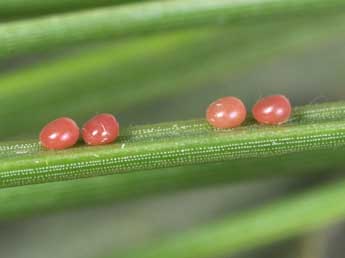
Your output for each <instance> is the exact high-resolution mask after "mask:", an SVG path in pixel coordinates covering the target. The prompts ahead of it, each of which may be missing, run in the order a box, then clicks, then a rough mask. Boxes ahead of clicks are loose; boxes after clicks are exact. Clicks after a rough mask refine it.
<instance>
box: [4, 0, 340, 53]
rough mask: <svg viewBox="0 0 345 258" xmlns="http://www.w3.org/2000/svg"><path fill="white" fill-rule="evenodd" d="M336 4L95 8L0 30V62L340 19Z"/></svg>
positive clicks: (224, 2) (278, 0)
mask: <svg viewBox="0 0 345 258" xmlns="http://www.w3.org/2000/svg"><path fill="white" fill-rule="evenodd" d="M344 6H345V2H344V1H342V0H329V1H323V0H304V1H300V0H290V1H286V0H263V1H257V0H253V1H242V2H241V1H230V0H216V1H215V0H205V1H199V0H189V1H187V2H186V1H184V0H175V1H155V2H148V3H138V4H132V5H125V6H115V7H107V8H98V9H95V10H91V11H84V12H76V13H71V14H62V15H56V16H51V17H44V18H39V19H32V20H24V21H19V22H9V23H4V24H2V25H0V56H2V57H4V56H8V55H11V54H15V53H21V52H27V51H30V50H34V49H42V48H43V49H44V48H48V47H52V46H60V45H65V44H75V43H78V42H83V41H90V40H100V39H105V38H112V37H119V36H124V35H131V34H138V33H141V32H147V31H156V30H161V29H167V28H180V27H191V26H196V25H205V24H220V23H224V22H228V21H236V20H247V21H248V20H250V19H251V18H253V19H254V20H255V23H257V20H258V18H260V17H261V18H265V17H266V18H267V17H270V18H272V17H279V18H281V17H282V16H283V15H286V16H288V15H292V16H293V17H294V18H295V16H296V15H297V14H303V15H308V14H312V15H313V14H314V15H321V14H326V15H327V14H328V15H333V14H334V13H341V12H342V8H343V7H344Z"/></svg>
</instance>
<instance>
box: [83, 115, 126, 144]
mask: <svg viewBox="0 0 345 258" xmlns="http://www.w3.org/2000/svg"><path fill="white" fill-rule="evenodd" d="M119 132H120V126H119V123H118V122H117V120H116V118H115V117H114V116H113V115H111V114H99V115H96V116H94V117H93V118H91V119H90V120H89V121H87V122H86V123H85V124H84V126H83V128H82V136H83V139H84V141H85V142H86V143H87V144H89V145H100V144H107V143H111V142H113V141H115V140H116V138H117V137H118V136H119Z"/></svg>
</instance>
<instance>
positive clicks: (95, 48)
mask: <svg viewBox="0 0 345 258" xmlns="http://www.w3.org/2000/svg"><path fill="white" fill-rule="evenodd" d="M344 27H345V10H344V11H343V12H340V10H339V12H338V13H336V14H333V13H331V14H329V15H327V14H326V15H323V16H319V15H318V14H315V15H296V16H294V15H287V16H286V17H285V16H282V17H280V18H279V19H277V17H275V18H270V17H268V18H267V19H262V20H260V22H257V21H256V20H255V19H253V20H246V21H243V22H242V21H237V22H234V23H230V24H229V23H222V22H219V23H218V24H214V25H212V26H210V25H208V26H198V27H192V28H185V29H172V30H167V31H159V32H154V33H143V34H140V35H138V36H131V37H120V38H117V39H111V40H102V41H100V42H97V43H95V42H86V43H83V44H79V45H77V46H67V47H61V48H57V49H53V50H42V51H36V52H34V53H26V54H21V55H15V56H10V57H6V58H3V59H2V60H1V61H0V69H1V70H0V103H1V107H2V108H1V109H0V121H1V127H0V137H1V140H2V141H6V140H13V139H15V140H21V139H32V138H36V137H37V135H38V132H39V130H40V129H41V128H42V126H43V125H44V124H45V123H46V122H47V121H50V120H53V119H55V118H56V117H59V116H69V117H73V118H75V119H76V121H78V123H80V124H82V123H83V122H84V121H86V120H87V119H88V118H89V117H91V116H92V115H95V114H97V113H101V112H110V113H113V114H115V115H116V116H117V117H118V119H119V121H120V123H121V126H122V127H123V128H124V127H127V126H129V125H134V124H135V125H137V124H150V123H156V122H163V121H174V120H184V119H191V118H202V117H203V116H204V112H205V109H206V107H207V105H208V104H209V103H210V102H211V101H213V100H214V99H216V98H219V97H221V96H225V95H234V96H238V97H240V98H242V99H243V100H244V102H245V103H246V105H247V106H248V107H251V106H252V105H253V104H254V103H255V101H256V100H257V99H258V98H260V97H261V96H264V95H267V94H275V93H281V94H285V95H287V96H289V97H290V99H291V100H292V103H293V105H304V104H309V103H319V102H325V101H335V100H342V99H344V98H345V86H344V83H343V82H344V79H345V73H344V72H343V70H344V66H345V34H344ZM269 162H271V163H272V166H271V168H270V167H267V166H266V168H265V169H271V171H268V173H269V174H274V173H276V172H277V173H278V172H279V169H280V168H279V162H280V159H274V158H272V159H270V160H269ZM245 163H246V161H243V162H242V163H241V164H245ZM274 164H276V165H274ZM286 167H287V168H286ZM286 167H285V169H287V170H288V165H287V166H286ZM231 168H232V166H231V164H229V166H228V169H229V173H232V172H233V173H250V174H255V173H256V172H258V171H260V169H261V168H260V167H257V166H254V165H253V166H248V165H247V166H246V165H243V166H242V165H239V164H237V165H235V166H234V170H236V171H232V170H231ZM194 169H195V170H197V169H198V167H194ZM210 169H212V167H210ZM291 169H293V170H294V171H293V172H294V173H296V174H298V172H299V169H300V170H303V169H304V170H305V167H303V166H299V167H297V168H296V167H295V166H294V167H293V168H291ZM307 169H308V168H307ZM310 169H313V168H310ZM325 169H326V170H328V168H321V169H320V171H318V172H322V173H312V176H309V177H304V176H299V177H287V176H286V177H281V176H276V177H269V178H258V179H256V180H253V178H251V179H248V180H242V181H240V182H232V181H229V182H227V181H223V182H218V183H212V184H211V183H210V184H209V185H208V184H207V183H204V184H201V185H200V186H198V187H194V188H192V189H188V188H183V187H182V188H181V189H180V187H179V185H178V184H179V182H172V184H176V185H175V186H174V185H172V186H171V190H169V191H168V192H167V191H164V189H159V187H158V186H153V187H157V189H153V190H152V192H153V193H154V194H148V195H144V196H141V194H140V191H139V193H138V194H136V193H135V189H132V190H131V191H132V192H133V193H132V196H131V198H130V199H129V200H125V201H121V200H117V199H116V198H115V199H113V198H112V196H111V193H109V194H107V193H104V196H106V197H104V198H103V197H102V189H98V194H100V197H99V201H97V198H95V200H96V201H95V200H94V201H92V202H90V203H87V201H84V202H83V203H81V204H78V205H74V203H73V198H78V197H76V196H74V195H71V200H68V193H65V195H64V197H63V198H65V199H66V202H67V203H70V204H68V205H66V206H65V207H64V206H63V205H62V206H63V207H62V208H61V207H56V209H54V207H51V208H50V209H49V210H45V209H43V208H42V209H41V210H40V209H38V210H36V211H28V214H16V210H15V209H13V214H12V215H7V216H3V218H2V221H1V223H0V227H1V232H2V233H1V234H0V238H1V241H0V249H1V257H6V258H21V257H23V258H24V257H25V258H40V257H42V258H43V257H51V258H54V257H56V258H57V257H64V258H72V257H73V258H77V257H80V258H81V257H83V258H98V257H99V258H101V257H119V255H120V254H121V253H123V252H126V251H128V249H133V248H135V247H137V246H142V245H146V243H149V242H151V241H154V240H157V239H161V238H164V237H166V236H169V235H172V234H176V233H179V232H185V231H187V230H188V229H193V228H197V227H198V226H200V225H204V224H208V223H210V222H212V221H217V219H220V218H222V217H224V216H228V215H230V214H233V213H236V212H239V211H246V209H249V208H253V207H257V206H259V205H262V204H265V203H268V202H269V201H272V200H277V199H279V197H282V196H286V195H289V194H290V193H292V192H302V191H303V190H305V189H309V188H311V187H313V186H315V185H319V184H321V183H323V182H327V181H328V180H330V179H333V178H338V174H339V173H340V172H343V171H341V169H339V168H337V169H335V170H334V171H333V170H332V171H324V170H325ZM171 170H173V169H171ZM245 170H246V171H245ZM261 170H262V169H261ZM180 171H183V170H180ZM314 172H315V171H314ZM331 172H332V173H331ZM148 173H152V174H153V173H156V172H155V171H152V172H151V171H150V172H148ZM163 173H169V169H167V170H166V172H163V171H159V172H157V174H155V177H156V178H157V180H159V178H160V177H163V175H164V174H163ZM319 174H322V175H319ZM325 175H326V176H325ZM116 176H117V175H114V176H108V178H109V181H111V180H112V179H111V178H113V177H116ZM131 176H132V175H121V177H124V178H125V177H131ZM200 176H201V177H202V175H200ZM165 180H169V178H166V179H165ZM79 181H82V182H83V184H84V185H88V187H90V188H92V187H93V182H94V179H82V180H79ZM205 181H206V182H207V179H205ZM57 184H58V183H48V184H47V186H46V189H47V191H48V192H49V190H50V189H51V191H54V187H55V186H56V185H57ZM64 184H71V183H70V182H66V183H64ZM49 185H51V188H50V187H49ZM35 187H38V186H35V185H33V186H28V187H26V188H27V189H33V190H34V189H35ZM95 187H97V185H95ZM108 187H111V186H108ZM115 187H116V186H115ZM138 187H140V183H138ZM10 191H14V190H11V189H9V190H8V189H1V190H0V201H1V198H2V197H1V195H2V194H3V195H6V194H8V192H10ZM29 191H30V190H29ZM85 191H88V189H87V188H85ZM104 191H107V189H105V190H104ZM23 194H25V191H24V192H23ZM47 194H49V193H47ZM80 194H81V195H83V193H82V192H81V193H80ZM85 194H87V193H85ZM66 196H67V197H66ZM39 198H40V197H39V195H37V199H32V200H26V201H27V202H32V203H33V204H34V203H35V202H38V203H39ZM54 198H56V202H59V195H55V196H54ZM6 201H7V202H9V199H6ZM12 202H14V203H15V202H16V199H15V198H13V200H12ZM4 205H12V204H10V203H6V204H4ZM21 205H22V206H25V205H27V204H25V203H23V204H21ZM60 205H61V204H60ZM19 212H22V211H21V209H19ZM344 229H345V228H344V226H343V225H335V226H330V227H329V228H326V229H322V230H320V231H317V232H312V233H310V234H307V235H304V236H299V237H298V238H293V239H288V240H285V241H280V242H278V243H275V244H272V245H270V246H265V247H263V248H257V249H253V250H249V251H248V252H244V253H242V254H239V255H237V256H234V257H277V256H279V257H282V258H283V257H303V258H308V257H314V258H318V257H320V258H323V257H327V258H337V257H343V253H344V252H345V249H344V247H343V245H341V244H340V243H341V242H342V241H343V240H344V237H345V234H344V233H345V230H344ZM335 239H336V241H335Z"/></svg>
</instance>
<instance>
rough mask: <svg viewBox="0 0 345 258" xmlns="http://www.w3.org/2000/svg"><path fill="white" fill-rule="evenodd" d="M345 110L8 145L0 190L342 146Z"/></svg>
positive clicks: (320, 108) (328, 106) (312, 109)
mask: <svg viewBox="0 0 345 258" xmlns="http://www.w3.org/2000/svg"><path fill="white" fill-rule="evenodd" d="M344 107H345V103H344V102H337V103H325V104H319V105H310V106H305V107H301V108H297V109H295V112H294V116H293V117H292V119H291V121H290V122H289V123H287V124H286V125H284V126H260V125H257V124H256V123H255V122H253V121H252V119H249V120H248V121H247V123H246V125H244V126H242V127H239V128H236V129H230V130H217V129H213V128H211V127H210V126H209V125H208V124H207V123H206V122H205V121H204V120H190V121H181V122H170V123H163V124H156V125H150V126H138V127H132V128H129V129H127V130H125V132H124V134H122V135H121V137H120V139H119V140H118V141H117V142H116V143H115V144H110V145H104V146H96V147H86V146H79V147H75V148H71V149H67V150H63V151H44V150H41V149H40V147H39V145H38V143H35V142H33V141H30V142H23V143H15V144H13V143H4V144H2V145H0V146H1V147H0V149H1V150H2V151H1V156H2V157H3V158H2V160H1V161H2V162H1V163H0V178H1V181H0V185H1V187H8V186H16V185H25V184H34V183H44V182H51V181H60V180H68V179H77V178H83V177H93V176H101V175H109V174H116V173H123V172H132V171H138V170H147V169H157V168H167V167H176V166H184V165H192V164H204V163H210V162H220V161H227V160H235V159H251V158H257V159H260V158H263V157H268V156H277V155H283V154H288V153H296V152H304V151H311V150H323V149H333V148H337V147H342V146H344V145H345V120H344V111H345V108H344ZM327 114H328V115H327ZM18 150H19V153H18ZM18 154H19V155H18ZM22 154H26V155H22Z"/></svg>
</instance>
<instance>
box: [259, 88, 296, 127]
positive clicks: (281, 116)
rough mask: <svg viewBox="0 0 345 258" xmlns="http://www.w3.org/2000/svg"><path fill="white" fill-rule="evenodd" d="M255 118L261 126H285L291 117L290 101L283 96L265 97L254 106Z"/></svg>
mask: <svg viewBox="0 0 345 258" xmlns="http://www.w3.org/2000/svg"><path fill="white" fill-rule="evenodd" d="M253 116H254V118H255V119H256V120H257V121H258V122H259V123H261V124H271V125H279V124H283V123H285V122H286V121H288V120H289V118H290V116H291V104H290V101H289V99H288V98H287V97H285V96H283V95H273V96H268V97H264V98H262V99H260V100H259V101H258V102H257V103H256V104H255V105H254V107H253Z"/></svg>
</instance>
